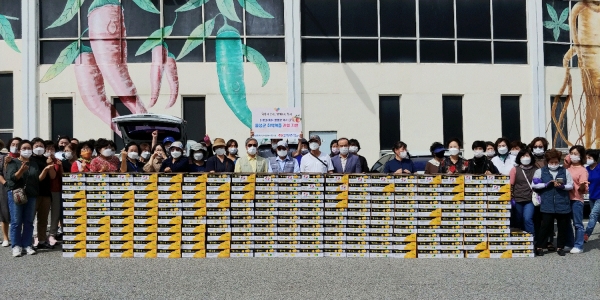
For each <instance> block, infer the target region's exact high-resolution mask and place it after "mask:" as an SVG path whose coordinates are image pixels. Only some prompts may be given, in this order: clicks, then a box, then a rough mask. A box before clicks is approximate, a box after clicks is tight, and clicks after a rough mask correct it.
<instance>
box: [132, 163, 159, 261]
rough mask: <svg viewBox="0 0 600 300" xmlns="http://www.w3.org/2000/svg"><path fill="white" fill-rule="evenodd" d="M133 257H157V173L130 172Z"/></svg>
mask: <svg viewBox="0 0 600 300" xmlns="http://www.w3.org/2000/svg"><path fill="white" fill-rule="evenodd" d="M132 176H133V182H132V183H131V190H132V191H133V197H134V199H133V257H143V258H156V257H157V231H158V175H157V174H132Z"/></svg>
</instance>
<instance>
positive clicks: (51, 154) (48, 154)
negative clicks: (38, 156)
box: [44, 152, 54, 157]
mask: <svg viewBox="0 0 600 300" xmlns="http://www.w3.org/2000/svg"><path fill="white" fill-rule="evenodd" d="M53 156H54V153H52V152H45V153H44V157H53Z"/></svg>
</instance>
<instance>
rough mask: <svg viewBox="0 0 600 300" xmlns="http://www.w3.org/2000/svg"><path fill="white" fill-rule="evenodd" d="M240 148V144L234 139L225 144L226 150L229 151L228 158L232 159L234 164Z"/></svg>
mask: <svg viewBox="0 0 600 300" xmlns="http://www.w3.org/2000/svg"><path fill="white" fill-rule="evenodd" d="M238 148H239V145H238V142H237V141H236V140H234V139H231V140H229V141H227V144H225V149H226V150H227V158H229V159H231V161H233V162H234V163H235V162H236V161H237V159H238V155H237V154H238Z"/></svg>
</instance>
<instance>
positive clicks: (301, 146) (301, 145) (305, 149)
mask: <svg viewBox="0 0 600 300" xmlns="http://www.w3.org/2000/svg"><path fill="white" fill-rule="evenodd" d="M309 152H310V148H309V146H308V141H307V140H305V139H299V140H298V149H296V152H294V154H293V155H292V156H293V157H294V158H295V159H296V160H297V161H298V165H300V163H301V162H302V157H303V156H304V155H306V154H308V153H309Z"/></svg>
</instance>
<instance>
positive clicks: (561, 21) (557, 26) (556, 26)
mask: <svg viewBox="0 0 600 300" xmlns="http://www.w3.org/2000/svg"><path fill="white" fill-rule="evenodd" d="M546 10H547V11H548V15H549V16H550V19H552V20H551V21H544V27H546V28H547V29H552V34H553V35H554V41H558V38H559V37H560V30H561V29H562V30H565V31H569V30H570V28H569V25H568V24H565V21H567V19H568V18H569V8H568V7H567V8H565V9H564V10H563V11H562V13H561V14H560V18H559V17H558V15H557V14H556V10H555V9H554V7H552V5H550V4H548V3H546Z"/></svg>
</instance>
